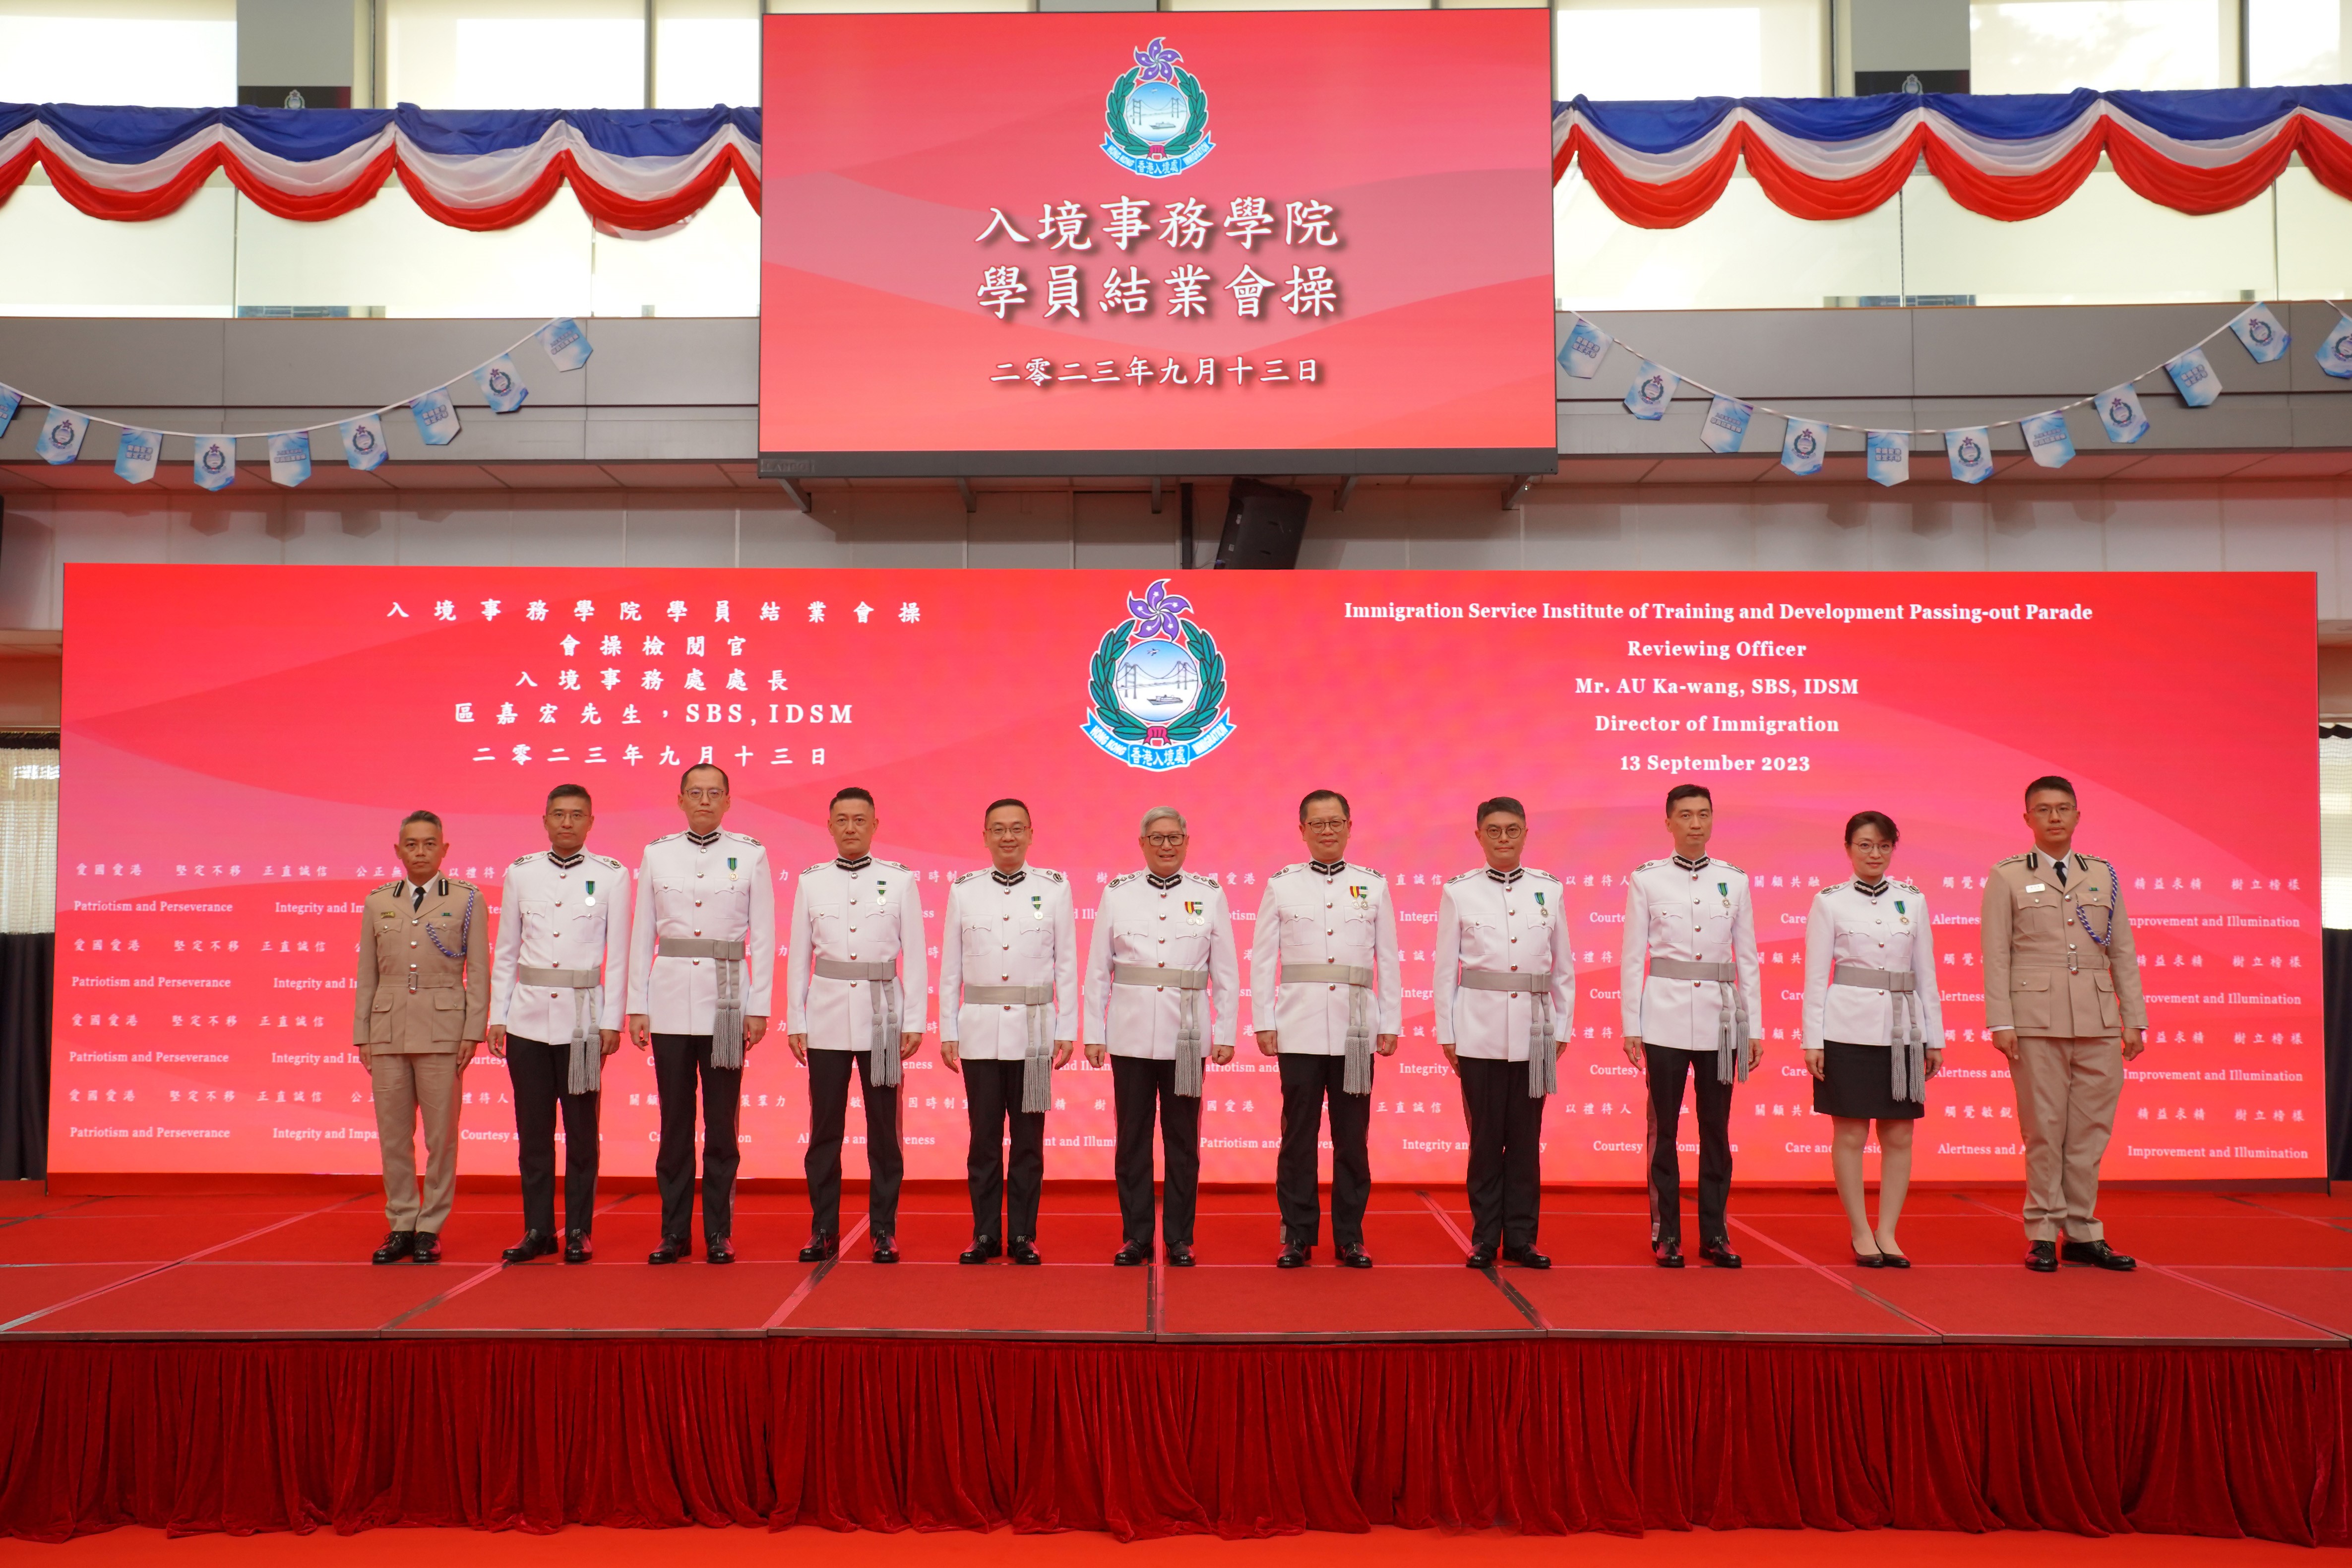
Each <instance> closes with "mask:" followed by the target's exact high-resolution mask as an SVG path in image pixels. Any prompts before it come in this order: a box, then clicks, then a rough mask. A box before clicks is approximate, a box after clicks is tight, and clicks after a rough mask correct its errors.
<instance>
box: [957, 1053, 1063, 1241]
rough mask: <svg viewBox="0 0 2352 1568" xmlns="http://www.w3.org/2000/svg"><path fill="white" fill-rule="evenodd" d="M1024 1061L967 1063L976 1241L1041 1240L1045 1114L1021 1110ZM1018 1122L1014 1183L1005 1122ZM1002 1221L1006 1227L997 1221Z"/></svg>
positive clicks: (968, 1176) (968, 1157)
mask: <svg viewBox="0 0 2352 1568" xmlns="http://www.w3.org/2000/svg"><path fill="white" fill-rule="evenodd" d="M1022 1066H1023V1063H1022V1059H1021V1058H1019V1057H1015V1058H1013V1059H1012V1060H1011V1061H1009V1062H976V1061H971V1060H970V1059H966V1061H965V1062H964V1064H963V1092H964V1099H965V1100H966V1101H967V1102H968V1103H969V1104H970V1106H971V1151H970V1152H968V1153H966V1154H965V1156H964V1162H963V1172H964V1178H965V1180H966V1181H967V1182H969V1183H970V1184H971V1237H972V1239H973V1240H974V1241H1003V1240H1013V1241H1034V1240H1036V1239H1037V1189H1038V1187H1039V1185H1040V1184H1043V1183H1044V1181H1045V1112H1044V1111H1042V1110H1022V1109H1021V1086H1022V1082H1023V1074H1022ZM1008 1121H1009V1122H1011V1123H1012V1124H1013V1132H1012V1138H1013V1158H1012V1160H1011V1161H1010V1162H1009V1164H1010V1166H1011V1171H1012V1181H1011V1182H1010V1184H1008V1183H1007V1182H1006V1180H1005V1173H1006V1167H1007V1164H1008V1162H1007V1161H1006V1159H1005V1157H1004V1142H1005V1123H1006V1122H1008ZM1000 1218H1001V1219H1002V1220H1003V1224H1002V1225H999V1224H998V1223H997V1222H998V1221H999V1219H1000Z"/></svg>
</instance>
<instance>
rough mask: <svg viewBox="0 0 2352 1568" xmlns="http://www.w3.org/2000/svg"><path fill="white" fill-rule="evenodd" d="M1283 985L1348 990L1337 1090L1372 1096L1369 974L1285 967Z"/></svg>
mask: <svg viewBox="0 0 2352 1568" xmlns="http://www.w3.org/2000/svg"><path fill="white" fill-rule="evenodd" d="M1282 983H1283V984H1285V985H1344V986H1346V987H1347V988H1348V1039H1347V1046H1346V1049H1347V1053H1348V1065H1347V1067H1346V1068H1343V1069H1341V1073H1340V1078H1339V1088H1340V1089H1341V1090H1342V1091H1343V1092H1344V1093H1348V1094H1370V1093H1371V1092H1372V972H1371V971H1370V970H1369V969H1359V968H1357V967H1356V966H1355V965H1354V964H1352V963H1285V964H1284V965H1283V966H1282Z"/></svg>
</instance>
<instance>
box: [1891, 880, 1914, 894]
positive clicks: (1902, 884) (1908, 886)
mask: <svg viewBox="0 0 2352 1568" xmlns="http://www.w3.org/2000/svg"><path fill="white" fill-rule="evenodd" d="M1895 886H1896V887H1898V888H1901V889H1904V890H1905V891H1906V892H1912V893H1916V892H1917V891H1918V890H1919V884H1918V883H1916V882H1906V881H1905V880H1903V879H1902V878H1900V877H1897V878H1895Z"/></svg>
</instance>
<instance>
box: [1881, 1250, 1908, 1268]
mask: <svg viewBox="0 0 2352 1568" xmlns="http://www.w3.org/2000/svg"><path fill="white" fill-rule="evenodd" d="M1878 1256H1879V1257H1881V1258H1885V1260H1886V1261H1885V1264H1884V1265H1883V1267H1885V1268H1910V1267H1911V1260H1910V1259H1909V1258H1906V1257H1904V1256H1903V1255H1902V1254H1901V1253H1899V1252H1881V1253H1880V1254H1879V1255H1878Z"/></svg>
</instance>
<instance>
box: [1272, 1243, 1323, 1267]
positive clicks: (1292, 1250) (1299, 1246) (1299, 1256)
mask: <svg viewBox="0 0 2352 1568" xmlns="http://www.w3.org/2000/svg"><path fill="white" fill-rule="evenodd" d="M1314 1257H1315V1249H1314V1248H1313V1247H1309V1246H1307V1244H1306V1243H1304V1242H1299V1241H1286V1242H1284V1243H1283V1244H1282V1256H1281V1257H1279V1258H1276V1259H1275V1260H1274V1266H1275V1267H1276V1268H1306V1267H1307V1263H1308V1262H1309V1261H1310V1260H1312V1259H1313V1258H1314Z"/></svg>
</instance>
